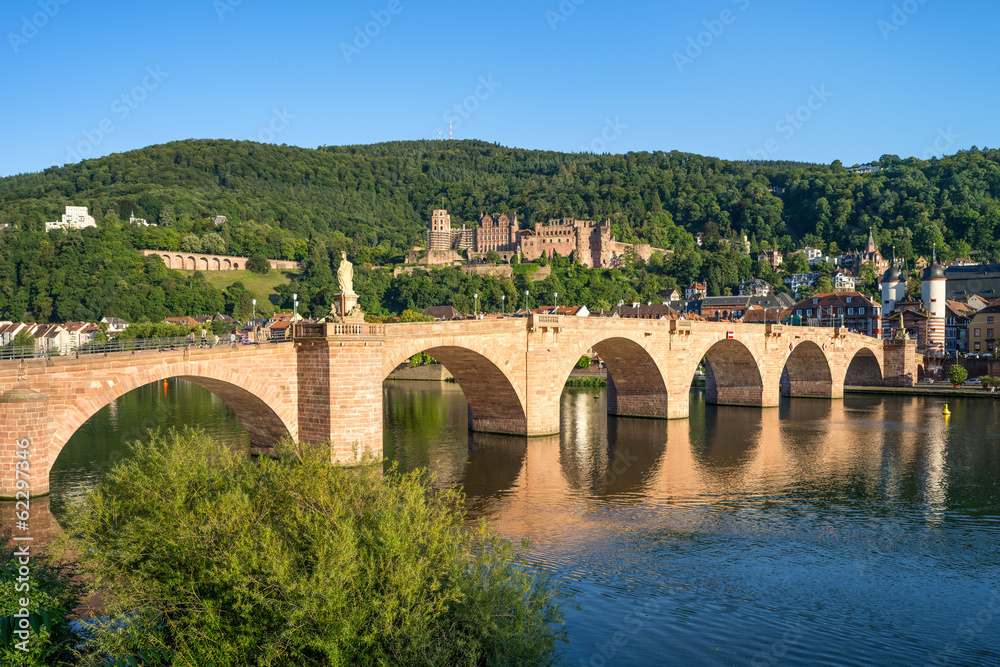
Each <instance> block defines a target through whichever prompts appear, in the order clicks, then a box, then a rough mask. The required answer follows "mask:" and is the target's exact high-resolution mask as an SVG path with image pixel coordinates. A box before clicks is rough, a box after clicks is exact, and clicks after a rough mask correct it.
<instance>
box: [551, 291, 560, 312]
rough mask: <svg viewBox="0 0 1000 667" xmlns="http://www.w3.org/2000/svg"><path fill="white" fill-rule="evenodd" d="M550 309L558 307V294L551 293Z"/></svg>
mask: <svg viewBox="0 0 1000 667" xmlns="http://www.w3.org/2000/svg"><path fill="white" fill-rule="evenodd" d="M552 307H553V308H558V307H559V292H553V293H552Z"/></svg>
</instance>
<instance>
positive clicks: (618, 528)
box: [4, 380, 1000, 666]
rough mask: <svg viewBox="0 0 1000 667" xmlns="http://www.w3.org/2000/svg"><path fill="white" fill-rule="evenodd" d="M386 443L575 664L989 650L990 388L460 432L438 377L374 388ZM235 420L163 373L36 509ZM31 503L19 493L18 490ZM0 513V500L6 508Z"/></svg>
mask: <svg viewBox="0 0 1000 667" xmlns="http://www.w3.org/2000/svg"><path fill="white" fill-rule="evenodd" d="M384 399H385V409H384V419H385V443H384V446H385V455H386V461H387V465H389V462H392V461H395V462H397V463H398V464H399V465H400V467H401V468H402V469H404V470H410V469H413V468H416V467H427V468H430V469H431V470H432V471H434V472H435V473H437V483H438V484H439V485H452V484H454V485H458V486H460V487H461V488H462V489H463V490H464V491H465V493H466V494H467V496H468V507H469V509H470V514H471V515H472V516H473V517H480V516H484V517H486V518H488V519H489V520H490V521H491V522H492V523H493V525H494V526H495V527H496V529H497V530H498V531H499V532H500V533H502V534H503V535H505V536H507V537H509V538H511V539H514V540H520V539H521V538H522V537H527V538H528V539H529V540H530V541H531V543H532V547H533V550H532V567H534V568H536V569H538V570H540V571H545V572H547V573H548V574H549V575H550V576H551V577H552V578H554V579H555V580H557V581H559V582H561V583H562V585H563V589H564V591H565V593H566V604H565V613H566V621H567V627H568V629H569V636H570V643H569V646H568V647H567V651H566V657H567V661H568V662H569V663H570V664H571V665H595V666H600V665H642V664H657V665H660V664H684V665H747V664H749V665H779V664H780V665H844V664H851V665H890V664H892V665H897V664H898V665H925V664H938V665H944V664H947V665H988V664H995V665H996V664H1000V643H998V642H997V641H996V637H997V636H1000V406H998V404H997V403H996V402H994V401H987V400H969V399H966V400H952V401H951V402H950V408H951V412H952V414H951V417H950V418H949V419H947V420H946V419H945V418H944V417H943V416H942V407H943V401H942V400H939V399H935V398H924V397H898V396H877V395H867V394H865V395H862V394H849V395H848V396H847V397H846V398H845V399H843V400H838V401H829V400H816V399H783V402H782V405H781V406H780V407H779V408H768V409H756V408H735V407H716V406H711V405H706V404H705V402H704V394H702V393H700V392H693V393H692V394H691V402H692V404H691V416H690V418H689V419H684V420H672V421H662V420H652V419H633V418H615V417H609V416H608V415H607V414H606V400H605V394H604V391H603V390H597V391H595V390H593V389H567V390H566V391H565V392H564V394H563V397H562V433H561V434H560V435H559V436H553V437H548V438H535V439H530V440H528V439H525V438H516V437H507V436H497V435H487V434H471V433H469V431H468V430H467V427H466V419H467V416H466V415H467V411H466V405H465V399H464V396H463V395H462V392H461V390H460V389H459V388H458V386H457V385H454V384H443V383H422V382H393V381H389V382H387V383H386V384H385V387H384ZM185 424H192V425H199V426H202V427H204V428H206V429H207V430H209V432H211V433H213V434H215V435H218V436H220V437H223V438H226V439H228V440H229V441H231V442H234V443H236V444H246V442H247V439H246V435H245V433H243V432H242V428H241V427H240V426H239V422H238V420H237V419H236V418H235V416H234V415H233V414H232V413H231V412H230V411H229V410H228V409H227V408H226V407H225V406H224V405H223V404H222V402H221V401H220V400H219V399H217V398H216V397H215V396H214V395H212V394H210V393H208V392H207V391H206V390H204V389H202V388H200V387H198V386H196V385H192V384H190V383H187V382H184V381H182V380H171V381H170V382H169V383H168V386H167V388H166V391H164V387H163V385H162V384H158V385H149V386H147V387H143V388H141V389H139V390H136V391H134V392H132V393H130V394H127V395H126V396H123V397H122V398H121V399H119V400H118V401H116V403H114V404H113V405H111V406H108V407H107V408H105V409H104V410H102V411H101V412H99V413H98V414H96V415H95V416H94V417H93V418H92V419H91V420H90V421H88V422H87V423H86V424H85V425H84V426H83V427H82V428H81V429H80V430H79V431H78V432H77V434H76V435H75V436H74V437H73V439H72V440H71V441H70V442H69V443H68V444H67V446H66V448H65V449H64V451H63V452H62V454H61V455H60V457H59V459H58V460H57V461H56V464H55V466H54V468H53V471H52V478H51V480H52V481H51V486H52V489H53V494H52V496H51V507H52V513H53V514H54V515H55V517H57V518H58V517H59V516H60V515H61V512H62V508H63V506H64V504H65V502H66V500H67V498H69V497H72V496H73V495H75V494H79V493H81V492H82V490H84V489H86V488H89V487H90V486H92V485H93V484H94V483H95V481H96V480H97V479H99V478H100V476H101V475H102V474H103V473H104V471H106V470H107V469H109V467H110V466H111V465H113V463H114V462H115V461H117V460H119V459H120V458H121V457H123V456H127V447H126V445H125V442H126V441H128V440H130V439H133V438H135V437H138V436H140V435H141V434H142V433H143V432H144V431H145V429H146V428H151V427H152V428H155V427H170V426H182V425H185ZM33 507H34V505H33ZM4 515H6V512H5V513H4Z"/></svg>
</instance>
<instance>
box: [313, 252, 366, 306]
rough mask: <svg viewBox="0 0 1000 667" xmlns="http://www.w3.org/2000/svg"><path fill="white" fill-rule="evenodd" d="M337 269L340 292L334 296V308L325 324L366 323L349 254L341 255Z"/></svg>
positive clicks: (342, 253)
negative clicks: (348, 259) (348, 258)
mask: <svg viewBox="0 0 1000 667" xmlns="http://www.w3.org/2000/svg"><path fill="white" fill-rule="evenodd" d="M340 257H341V259H340V266H338V267H337V286H338V287H340V290H339V291H338V292H337V293H336V294H334V295H333V306H332V307H331V308H330V314H329V315H327V316H326V317H325V318H323V320H322V321H323V322H334V323H338V322H339V323H344V322H351V323H357V322H364V321H365V313H364V311H362V310H361V306H359V305H358V295H357V294H355V293H354V265H353V264H351V263H350V262H349V261H347V253H346V252H341V253H340Z"/></svg>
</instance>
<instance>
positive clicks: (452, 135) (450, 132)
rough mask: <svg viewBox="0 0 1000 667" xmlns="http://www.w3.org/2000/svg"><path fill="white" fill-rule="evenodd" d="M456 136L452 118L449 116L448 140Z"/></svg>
mask: <svg viewBox="0 0 1000 667" xmlns="http://www.w3.org/2000/svg"><path fill="white" fill-rule="evenodd" d="M454 138H455V135H454V133H453V132H452V131H451V118H449V119H448V140H449V141H450V140H451V139H454Z"/></svg>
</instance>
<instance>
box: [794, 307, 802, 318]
mask: <svg viewBox="0 0 1000 667" xmlns="http://www.w3.org/2000/svg"><path fill="white" fill-rule="evenodd" d="M795 314H796V315H798V316H799V317H802V309H801V308H799V309H798V310H796V311H795Z"/></svg>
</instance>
